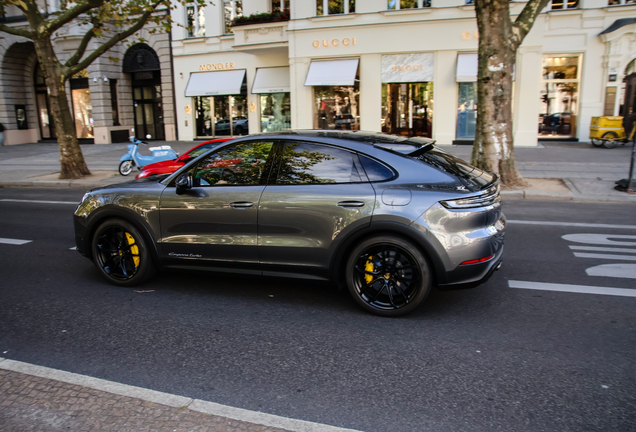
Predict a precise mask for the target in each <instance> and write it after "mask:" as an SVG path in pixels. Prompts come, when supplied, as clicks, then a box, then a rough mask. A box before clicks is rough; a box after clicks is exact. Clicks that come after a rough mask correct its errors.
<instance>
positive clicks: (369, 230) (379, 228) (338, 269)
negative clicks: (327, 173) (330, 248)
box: [329, 221, 447, 285]
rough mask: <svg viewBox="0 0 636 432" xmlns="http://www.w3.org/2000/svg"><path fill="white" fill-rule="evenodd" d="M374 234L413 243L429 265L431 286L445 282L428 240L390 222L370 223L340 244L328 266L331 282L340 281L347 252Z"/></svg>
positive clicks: (413, 231)
mask: <svg viewBox="0 0 636 432" xmlns="http://www.w3.org/2000/svg"><path fill="white" fill-rule="evenodd" d="M376 234H392V235H398V236H400V237H403V238H404V239H406V240H410V241H411V242H414V243H415V246H418V247H419V248H420V249H421V250H422V252H424V254H425V256H426V257H427V258H428V260H429V262H430V263H431V266H432V268H431V270H432V273H433V275H432V276H433V285H438V284H443V283H446V282H447V281H446V268H445V267H444V263H443V262H442V260H441V259H440V258H439V256H438V253H437V251H436V249H435V247H434V246H433V245H432V244H431V242H430V240H429V239H427V238H426V237H424V236H423V235H422V233H420V232H419V231H417V230H416V229H414V228H411V227H410V226H407V225H403V224H401V223H396V222H390V221H381V222H371V225H368V226H366V227H364V228H361V229H359V230H358V231H356V232H354V233H351V234H350V235H349V237H348V238H347V239H346V240H344V241H343V242H342V244H341V245H340V246H339V248H338V251H337V252H336V253H335V254H334V255H333V258H332V261H331V264H330V266H329V267H330V275H331V278H332V280H334V281H338V280H340V279H342V278H339V277H338V276H339V275H341V274H342V271H343V270H344V263H345V262H346V261H347V257H348V255H349V251H350V250H351V249H352V248H353V247H354V246H355V245H356V244H357V243H358V242H360V241H362V240H363V239H364V238H365V237H368V236H371V235H376Z"/></svg>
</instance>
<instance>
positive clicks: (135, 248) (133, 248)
mask: <svg viewBox="0 0 636 432" xmlns="http://www.w3.org/2000/svg"><path fill="white" fill-rule="evenodd" d="M126 240H128V244H129V245H130V253H131V254H132V255H133V262H134V263H135V268H137V267H139V247H138V246H137V245H136V244H135V238H134V237H133V236H131V235H130V234H129V233H126Z"/></svg>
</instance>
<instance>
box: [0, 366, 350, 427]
mask: <svg viewBox="0 0 636 432" xmlns="http://www.w3.org/2000/svg"><path fill="white" fill-rule="evenodd" d="M0 369H5V370H9V371H14V372H19V373H23V374H28V375H33V376H37V377H41V378H47V379H53V380H57V381H62V382H66V383H69V384H74V385H80V386H84V387H88V388H92V389H95V390H99V391H104V392H108V393H113V394H117V395H121V396H127V397H132V398H136V399H141V400H145V401H148V402H154V403H158V404H162V405H167V406H170V407H174V408H181V409H189V410H191V411H197V412H202V413H204V414H212V415H216V416H221V417H226V418H231V419H234V420H238V421H243V422H249V423H255V424H261V425H264V426H269V427H275V428H281V429H287V430H289V431H294V432H357V431H355V430H353V429H345V428H340V427H336V426H329V425H326V424H321V423H314V422H309V421H304V420H296V419H291V418H287V417H280V416H277V415H273V414H266V413H262V412H259V411H250V410H246V409H242V408H234V407H231V406H227V405H221V404H217V403H214V402H207V401H203V400H199V399H192V398H187V397H184V396H178V395H173V394H170V393H163V392H158V391H155V390H150V389H145V388H141V387H134V386H130V385H126V384H121V383H118V382H114V381H107V380H103V379H99V378H93V377H89V376H86V375H79V374H75V373H71V372H65V371H61V370H58V369H51V368H47V367H44V366H37V365H32V364H29V363H23V362H19V361H15V360H6V359H3V358H0Z"/></svg>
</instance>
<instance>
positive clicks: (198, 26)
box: [186, 1, 205, 37]
mask: <svg viewBox="0 0 636 432" xmlns="http://www.w3.org/2000/svg"><path fill="white" fill-rule="evenodd" d="M186 29H187V31H188V37H203V36H205V10H204V8H202V7H201V6H200V5H199V4H198V3H196V2H193V1H190V2H188V3H186Z"/></svg>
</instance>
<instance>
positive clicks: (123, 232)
mask: <svg viewBox="0 0 636 432" xmlns="http://www.w3.org/2000/svg"><path fill="white" fill-rule="evenodd" d="M92 252H93V260H94V261H95V265H97V268H99V270H100V272H101V274H102V275H103V276H104V277H105V278H106V279H107V280H108V281H109V282H111V283H113V284H115V285H119V286H133V285H137V284H139V283H141V282H143V281H144V280H146V279H148V278H149V277H150V276H152V275H153V274H154V272H155V266H154V263H153V262H152V257H151V256H150V253H149V250H148V247H147V245H146V241H145V240H144V238H143V237H142V235H141V233H139V231H138V230H137V229H136V228H135V227H134V226H133V225H132V224H131V223H129V222H127V221H125V220H123V219H109V220H107V221H105V222H103V223H102V224H101V225H100V226H99V227H98V228H97V231H95V235H94V236H93V245H92Z"/></svg>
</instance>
